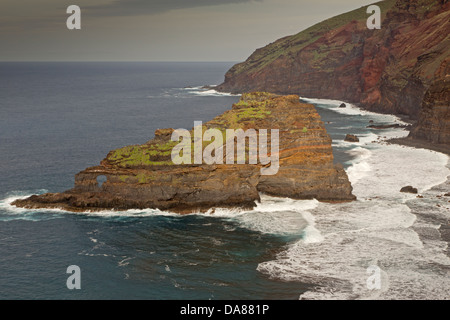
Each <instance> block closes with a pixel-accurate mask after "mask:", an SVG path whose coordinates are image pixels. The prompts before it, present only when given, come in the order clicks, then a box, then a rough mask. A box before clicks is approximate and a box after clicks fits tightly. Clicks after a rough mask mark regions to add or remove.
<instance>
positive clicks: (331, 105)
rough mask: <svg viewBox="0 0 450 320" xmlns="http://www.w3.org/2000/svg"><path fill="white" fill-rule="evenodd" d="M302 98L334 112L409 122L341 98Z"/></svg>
mask: <svg viewBox="0 0 450 320" xmlns="http://www.w3.org/2000/svg"><path fill="white" fill-rule="evenodd" d="M300 99H301V100H303V101H306V102H309V103H312V104H314V105H317V106H318V107H321V106H323V107H326V108H327V109H329V110H332V111H334V112H337V113H340V114H344V115H350V116H371V117H372V118H374V120H376V121H378V122H383V123H385V122H386V123H398V124H401V125H407V124H408V123H406V122H404V121H402V120H401V119H400V118H399V117H398V116H395V115H391V114H380V113H376V112H372V111H367V110H364V109H361V108H359V107H357V106H355V105H354V104H351V103H348V102H345V101H340V100H331V99H314V98H305V97H300ZM343 103H345V105H346V107H345V108H340V107H339V106H340V105H341V104H343Z"/></svg>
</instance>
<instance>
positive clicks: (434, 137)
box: [217, 0, 450, 149]
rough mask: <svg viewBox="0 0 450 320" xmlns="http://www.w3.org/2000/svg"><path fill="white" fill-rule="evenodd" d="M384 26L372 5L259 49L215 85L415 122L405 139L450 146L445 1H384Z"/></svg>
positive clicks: (449, 23)
mask: <svg viewBox="0 0 450 320" xmlns="http://www.w3.org/2000/svg"><path fill="white" fill-rule="evenodd" d="M375 4H376V5H378V6H379V7H380V8H381V12H382V24H381V29H379V30H376V29H375V30H369V29H368V28H367V26H366V20H367V18H368V17H369V15H368V14H367V12H366V9H367V7H362V8H360V9H357V10H354V11H351V12H348V13H345V14H342V15H339V16H336V17H333V18H331V19H328V20H326V21H323V22H321V23H318V24H316V25H314V26H312V27H310V28H308V29H306V30H304V31H302V32H300V33H298V34H296V35H292V36H287V37H284V38H282V39H279V40H277V41H275V42H273V43H271V44H269V45H267V46H265V47H263V48H260V49H257V50H256V51H255V52H254V53H253V54H252V55H251V56H250V57H249V58H248V59H247V60H246V61H245V62H242V63H239V64H236V65H235V66H233V67H232V68H231V69H230V70H229V71H228V72H227V74H226V75H225V81H224V83H223V84H221V85H219V86H218V87H217V89H218V90H221V91H224V92H233V93H241V92H247V91H253V90H263V91H268V92H274V93H278V94H299V95H301V96H303V97H310V98H324V99H337V100H342V101H348V102H351V103H354V104H357V105H359V106H360V107H362V108H365V109H368V110H371V111H375V112H380V113H389V114H396V115H399V116H401V117H403V118H404V119H405V118H406V119H409V120H411V122H412V123H414V127H413V130H412V131H411V134H410V136H409V138H408V139H405V140H407V141H406V143H409V145H411V144H412V143H413V142H411V141H419V143H420V141H422V143H421V144H426V145H428V146H432V145H435V146H437V147H438V148H440V149H442V148H444V149H448V146H449V145H450V104H449V94H450V90H449V89H450V87H449V62H450V36H449V30H450V3H449V2H448V0H420V1H418V0H386V1H381V2H378V3H375Z"/></svg>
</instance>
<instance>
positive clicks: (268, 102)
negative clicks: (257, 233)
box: [13, 92, 355, 213]
mask: <svg viewBox="0 0 450 320" xmlns="http://www.w3.org/2000/svg"><path fill="white" fill-rule="evenodd" d="M201 129H202V132H204V130H207V129H218V130H220V132H222V135H223V137H224V138H225V139H223V141H224V143H225V141H226V140H227V139H226V129H242V130H247V129H255V130H256V131H257V132H260V130H262V129H267V130H268V132H270V131H269V130H271V129H278V130H279V152H278V156H279V169H278V172H277V173H276V174H275V175H261V168H262V167H267V166H268V165H262V164H261V163H257V164H248V158H249V154H248V153H246V159H247V162H246V163H247V164H213V165H208V164H206V163H205V162H203V163H201V164H182V165H176V164H174V163H173V162H172V158H171V152H172V149H173V147H174V146H175V145H177V143H178V142H174V141H171V136H172V133H173V131H174V130H173V129H160V130H157V131H156V132H155V137H154V138H153V139H152V140H150V141H148V142H147V143H145V144H143V145H133V146H126V147H123V148H119V149H116V150H112V151H111V152H109V153H108V155H107V156H106V158H105V159H104V160H102V161H101V163H100V165H99V166H94V167H90V168H87V169H86V170H83V171H81V172H80V173H78V174H77V175H76V176H75V186H74V188H73V189H70V190H68V191H65V192H62V193H49V194H44V195H40V196H31V197H29V198H27V199H24V200H17V201H15V202H14V203H13V205H16V206H19V207H25V208H62V209H64V210H69V211H87V210H93V211H95V210H104V209H109V210H126V209H144V208H157V209H161V210H170V211H172V212H178V213H192V212H198V211H203V212H204V211H207V210H209V209H214V208H218V207H222V208H230V207H231V208H236V207H237V208H244V209H249V208H253V207H255V205H256V202H258V201H259V200H260V198H259V193H260V192H262V193H265V194H268V195H272V196H279V197H290V198H294V199H312V198H316V199H318V200H320V201H351V200H354V199H355V196H354V195H353V194H352V187H351V184H350V182H349V180H348V177H347V174H346V172H345V171H344V169H343V167H342V166H340V165H335V164H333V152H332V148H331V138H330V136H329V135H328V134H327V132H326V129H325V127H324V124H323V122H322V121H321V119H320V116H319V114H318V113H317V111H316V109H315V107H314V106H313V105H311V104H303V103H300V102H299V97H298V96H295V95H291V96H278V95H274V94H268V93H262V92H257V93H249V94H244V95H242V97H241V100H240V101H239V102H238V103H236V104H234V105H233V107H232V109H231V110H228V111H226V112H224V113H223V114H221V115H219V116H217V117H216V118H214V119H213V120H211V121H209V122H207V123H205V124H203V127H202V128H201ZM191 132H193V130H192V131H191ZM268 135H270V133H269V134H268ZM267 140H269V147H270V137H269V136H268V137H267ZM193 141H194V140H193ZM233 141H234V139H233ZM207 146H208V144H203V145H202V148H203V150H205V148H206V147H207ZM222 147H224V146H222ZM258 151H261V150H258ZM233 152H234V151H233ZM192 156H193V155H192ZM232 156H236V154H234V155H232ZM223 157H224V159H225V157H226V155H225V154H224V155H223ZM223 162H224V163H225V161H223ZM99 176H104V177H106V179H105V180H106V181H105V182H104V183H103V184H101V185H100V184H99V183H98V181H97V178H98V177H99Z"/></svg>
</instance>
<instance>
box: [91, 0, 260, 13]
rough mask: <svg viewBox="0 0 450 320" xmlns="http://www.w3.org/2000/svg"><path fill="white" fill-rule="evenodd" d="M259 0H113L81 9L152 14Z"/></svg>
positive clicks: (99, 11)
mask: <svg viewBox="0 0 450 320" xmlns="http://www.w3.org/2000/svg"><path fill="white" fill-rule="evenodd" d="M261 1H263V0H226V1H225V0H114V1H112V2H110V3H106V4H101V5H91V6H84V7H83V10H86V12H87V13H88V14H91V15H97V16H116V17H117V16H136V15H152V14H158V13H163V12H167V11H171V10H176V9H188V8H196V7H205V6H216V5H224V4H239V3H250V2H261Z"/></svg>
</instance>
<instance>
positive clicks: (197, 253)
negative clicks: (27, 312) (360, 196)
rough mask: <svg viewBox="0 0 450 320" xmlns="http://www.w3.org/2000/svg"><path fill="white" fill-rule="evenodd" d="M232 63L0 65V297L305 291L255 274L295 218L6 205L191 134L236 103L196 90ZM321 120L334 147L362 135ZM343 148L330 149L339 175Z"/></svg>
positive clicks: (341, 121)
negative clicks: (71, 281) (74, 285)
mask: <svg viewBox="0 0 450 320" xmlns="http://www.w3.org/2000/svg"><path fill="white" fill-rule="evenodd" d="M232 64H233V63H0V177H1V179H0V181H1V184H0V199H1V206H0V299H298V297H299V295H300V294H302V293H303V292H304V291H305V290H307V288H308V287H309V285H308V284H305V283H302V282H300V281H280V280H275V279H272V278H271V277H269V276H268V275H266V274H263V273H260V272H258V271H257V266H258V265H259V264H260V263H262V262H264V261H270V260H273V259H274V258H275V256H276V254H277V253H279V252H280V251H282V250H284V249H285V248H286V246H287V245H289V244H290V243H292V242H294V241H297V240H299V239H301V238H302V237H303V236H304V233H303V228H304V227H305V224H302V221H300V220H301V219H300V218H299V219H298V221H297V220H296V222H298V230H294V231H293V232H292V230H291V231H290V232H278V231H279V230H278V231H277V232H272V231H271V230H270V229H268V228H266V227H265V226H267V225H271V226H273V225H274V223H273V221H270V220H269V221H267V220H264V219H267V218H266V217H264V216H262V215H260V214H258V213H254V214H253V215H252V214H250V215H248V216H246V217H245V218H243V217H242V216H240V218H239V219H234V218H233V217H232V215H224V216H222V217H209V216H205V215H194V216H184V217H179V216H176V215H170V214H167V215H164V214H158V213H154V212H153V213H152V212H150V213H149V212H145V213H140V212H132V213H124V214H108V213H105V214H102V215H95V214H73V213H66V212H61V211H45V210H43V211H42V210H41V211H39V210H34V211H29V210H28V211H27V210H20V209H14V208H11V207H8V199H11V198H14V197H21V196H22V197H23V196H27V195H31V194H34V193H44V192H60V191H64V190H67V189H69V188H71V187H72V186H73V182H74V175H75V174H76V173H77V172H79V171H81V170H83V169H85V168H86V167H90V166H93V165H96V164H98V163H99V162H100V161H101V160H102V159H103V158H104V157H105V155H106V154H107V153H108V152H109V151H110V150H112V149H114V148H118V147H121V146H125V145H130V144H141V143H144V142H146V141H148V140H149V139H151V138H152V137H153V134H154V131H155V130H156V129H158V128H167V127H173V128H191V127H192V126H193V123H194V121H198V120H202V121H208V120H210V119H212V118H213V117H215V116H216V115H218V114H220V113H222V112H224V111H225V110H227V109H229V108H230V106H231V105H232V104H233V103H234V102H236V101H238V99H239V97H238V96H231V95H221V94H217V93H214V92H212V91H209V90H205V89H201V88H200V87H201V86H203V85H212V84H219V83H220V82H222V80H223V75H224V74H225V72H226V71H227V70H228V69H229V68H230V67H231V66H232ZM319 111H320V113H321V115H322V119H323V120H324V121H325V123H326V126H327V129H328V130H329V133H330V134H331V136H332V137H333V139H334V140H335V141H341V142H342V139H343V138H344V136H345V134H346V133H349V132H348V131H349V130H350V128H352V132H351V133H357V134H368V133H369V131H368V130H367V129H365V125H366V124H367V121H368V118H367V117H362V118H361V117H355V115H348V114H345V113H338V112H336V111H332V110H330V109H328V108H323V106H322V108H319ZM355 128H356V129H355ZM350 148H351V147H350V146H348V145H345V144H342V143H337V144H335V158H336V161H337V162H341V163H344V165H345V166H346V167H348V166H349V164H350V163H351V162H350V161H351V159H352V158H351V157H350V156H349V155H348V153H347V151H348V150H349V149H350ZM280 208H281V209H280V210H281V211H282V210H283V209H282V206H281V207H280ZM281 213H283V212H281ZM252 219H254V220H252ZM274 221H275V220H274ZM70 265H77V266H79V267H80V269H81V290H69V289H68V288H67V287H66V279H67V277H68V276H69V275H68V274H66V269H67V267H68V266H70Z"/></svg>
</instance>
